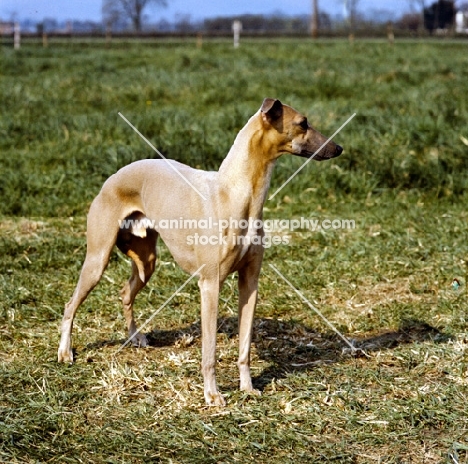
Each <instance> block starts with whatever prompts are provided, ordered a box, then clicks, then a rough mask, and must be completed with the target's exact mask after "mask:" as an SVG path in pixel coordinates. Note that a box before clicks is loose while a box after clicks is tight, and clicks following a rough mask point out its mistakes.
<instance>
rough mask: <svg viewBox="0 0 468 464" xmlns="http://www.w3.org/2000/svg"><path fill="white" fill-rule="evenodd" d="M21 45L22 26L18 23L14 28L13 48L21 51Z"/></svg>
mask: <svg viewBox="0 0 468 464" xmlns="http://www.w3.org/2000/svg"><path fill="white" fill-rule="evenodd" d="M20 44H21V31H20V25H19V23H18V22H16V23H15V24H14V26H13V47H14V49H15V50H19V48H20Z"/></svg>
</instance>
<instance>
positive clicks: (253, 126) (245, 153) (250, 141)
mask: <svg viewBox="0 0 468 464" xmlns="http://www.w3.org/2000/svg"><path fill="white" fill-rule="evenodd" d="M263 136H264V129H263V127H262V123H261V115H260V112H258V113H256V114H254V115H253V116H252V117H251V118H250V119H249V121H248V122H247V124H246V125H245V126H244V128H243V129H241V131H240V132H239V133H238V134H237V137H236V139H235V140H234V143H233V145H232V147H231V149H230V150H229V153H228V154H227V156H226V158H225V159H224V161H223V162H222V163H221V166H220V168H219V171H218V173H219V183H220V188H221V190H222V191H223V192H226V194H227V195H228V196H229V197H232V200H233V202H234V203H235V204H239V203H242V204H243V206H244V208H246V209H247V210H248V214H249V216H251V217H261V214H262V208H263V204H264V203H265V200H266V195H267V193H268V188H269V186H270V180H271V175H272V172H273V168H274V166H275V159H272V158H271V156H270V153H266V152H265V151H268V150H269V149H270V150H271V148H272V147H268V146H265V143H264V141H263V138H264V137H263ZM241 199H242V200H241Z"/></svg>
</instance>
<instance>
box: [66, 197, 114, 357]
mask: <svg viewBox="0 0 468 464" xmlns="http://www.w3.org/2000/svg"><path fill="white" fill-rule="evenodd" d="M102 203H103V201H102V199H101V198H100V197H99V196H98V197H97V198H96V199H95V201H94V202H93V203H92V205H91V208H90V210H89V214H88V225H87V250H86V258H85V261H84V263H83V267H82V268H81V273H80V278H79V280H78V284H77V285H76V288H75V291H74V292H73V296H72V298H71V299H70V301H69V302H68V303H67V304H66V305H65V311H64V314H63V319H62V325H61V336H60V344H59V348H58V354H57V355H58V356H57V357H58V361H59V362H73V351H72V345H71V332H72V328H73V319H74V318H75V314H76V311H77V309H78V307H79V306H80V304H81V303H83V301H84V300H85V299H86V297H87V296H88V295H89V293H90V292H91V290H92V289H93V288H94V287H95V286H96V285H97V284H98V282H99V280H100V279H101V277H102V274H103V272H104V270H105V269H106V267H107V264H108V262H109V257H110V254H111V252H112V248H113V247H114V245H115V241H116V238H117V233H118V230H119V227H118V211H116V210H114V209H113V208H110V207H109V206H108V205H103V204H102Z"/></svg>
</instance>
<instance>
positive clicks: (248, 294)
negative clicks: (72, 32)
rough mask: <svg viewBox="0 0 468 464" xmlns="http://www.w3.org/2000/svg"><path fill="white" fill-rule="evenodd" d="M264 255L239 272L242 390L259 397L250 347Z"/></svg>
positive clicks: (239, 363)
mask: <svg viewBox="0 0 468 464" xmlns="http://www.w3.org/2000/svg"><path fill="white" fill-rule="evenodd" d="M262 254H263V253H259V254H257V255H256V256H255V257H254V259H253V260H252V261H250V262H249V263H248V264H247V265H246V266H245V267H244V268H242V269H240V270H239V281H238V286H239V360H238V363H237V364H238V366H239V375H240V389H241V390H244V391H247V392H251V393H253V394H255V395H259V394H260V392H259V391H258V390H255V389H254V388H253V386H252V379H251V376H250V346H251V343H252V330H253V320H254V313H255V307H256V305H257V295H258V277H259V274H260V268H261V264H262V258H263V256H262Z"/></svg>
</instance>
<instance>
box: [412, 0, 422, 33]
mask: <svg viewBox="0 0 468 464" xmlns="http://www.w3.org/2000/svg"><path fill="white" fill-rule="evenodd" d="M408 2H409V4H410V7H411V8H412V9H413V8H415V9H416V10H417V11H418V13H419V24H418V31H419V33H421V32H422V31H423V30H424V10H425V9H426V0H408Z"/></svg>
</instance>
